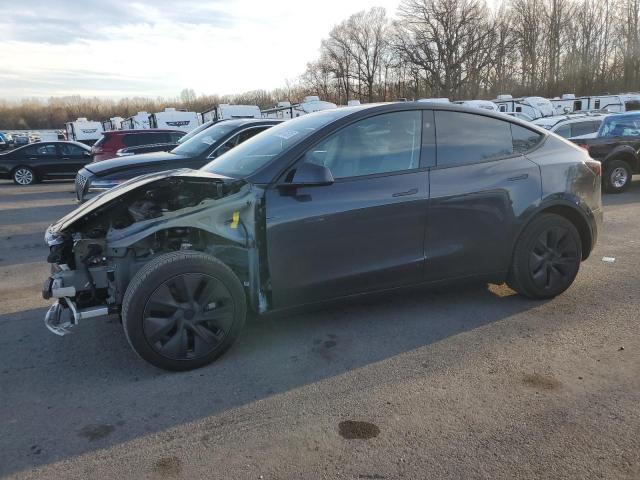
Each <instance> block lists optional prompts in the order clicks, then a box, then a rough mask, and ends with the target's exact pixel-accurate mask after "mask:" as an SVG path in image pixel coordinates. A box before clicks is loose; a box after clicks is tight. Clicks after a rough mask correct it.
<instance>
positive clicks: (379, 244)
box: [266, 110, 429, 307]
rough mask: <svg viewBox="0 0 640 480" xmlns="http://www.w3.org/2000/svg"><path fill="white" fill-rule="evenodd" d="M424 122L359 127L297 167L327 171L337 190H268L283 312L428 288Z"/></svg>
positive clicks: (337, 135) (405, 116) (273, 270)
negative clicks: (384, 291) (362, 296)
mask: <svg viewBox="0 0 640 480" xmlns="http://www.w3.org/2000/svg"><path fill="white" fill-rule="evenodd" d="M421 125H422V112H421V111H419V110H411V111H404V112H392V113H384V114H379V115H376V116H373V117H369V118H366V119H362V120H359V121H356V122H355V123H352V124H351V125H348V126H346V127H344V128H342V129H340V130H339V131H337V132H334V133H332V134H330V135H329V136H327V137H325V139H323V140H321V141H320V142H319V143H317V144H316V145H315V146H313V147H311V148H310V149H309V150H308V151H307V152H306V153H305V154H304V155H303V156H302V157H301V158H300V159H299V160H298V162H297V163H296V165H297V164H299V163H300V162H310V163H317V164H322V165H325V166H327V167H328V168H329V169H330V170H331V172H332V174H333V176H334V178H335V183H333V184H332V185H328V186H314V187H301V188H297V189H295V190H293V191H291V190H289V189H286V188H278V187H272V188H269V189H268V190H267V192H266V235H267V250H268V252H267V253H268V261H269V273H270V279H271V286H272V291H273V301H274V304H275V306H276V307H284V306H290V305H297V304H303V303H308V302H314V301H319V300H324V299H328V298H334V297H340V296H345V295H350V294H355V293H360V292H366V291H372V290H377V289H384V288H390V287H397V286H400V285H407V284H411V283H415V282H419V281H421V279H422V269H423V263H424V229H425V222H426V216H427V204H428V197H429V179H428V178H429V172H428V170H427V169H426V168H423V167H421V164H420V154H421V130H422V128H421ZM294 170H295V165H294V166H293V167H292V169H290V170H289V171H288V172H286V173H285V174H284V175H283V180H282V181H283V182H284V179H286V178H290V176H291V175H293V173H294Z"/></svg>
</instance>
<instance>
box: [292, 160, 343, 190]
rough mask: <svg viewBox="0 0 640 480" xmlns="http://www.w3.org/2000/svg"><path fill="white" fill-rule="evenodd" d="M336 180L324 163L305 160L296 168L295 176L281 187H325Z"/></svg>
mask: <svg viewBox="0 0 640 480" xmlns="http://www.w3.org/2000/svg"><path fill="white" fill-rule="evenodd" d="M334 181H335V180H334V179H333V175H332V174H331V170H329V169H328V168H327V167H325V166H324V165H318V164H316V163H306V162H303V163H301V164H300V165H298V167H297V168H296V170H295V172H294V174H293V178H292V179H291V180H290V181H285V182H284V183H281V184H280V185H279V186H281V187H323V186H327V185H331V184H333V182H334Z"/></svg>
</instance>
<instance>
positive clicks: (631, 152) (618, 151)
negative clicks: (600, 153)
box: [602, 144, 638, 168]
mask: <svg viewBox="0 0 640 480" xmlns="http://www.w3.org/2000/svg"><path fill="white" fill-rule="evenodd" d="M629 156H631V157H632V158H633V161H634V163H635V165H631V166H632V167H634V166H635V167H636V168H637V167H638V151H637V150H636V149H635V148H634V147H632V146H631V145H628V144H626V145H618V146H617V147H615V148H614V149H613V150H612V151H611V152H610V153H609V154H608V155H607V156H606V157H605V158H604V160H603V161H602V163H605V162H608V161H610V160H613V159H616V158H619V157H629Z"/></svg>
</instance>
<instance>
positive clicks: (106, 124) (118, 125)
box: [102, 117, 124, 132]
mask: <svg viewBox="0 0 640 480" xmlns="http://www.w3.org/2000/svg"><path fill="white" fill-rule="evenodd" d="M123 121H124V118H122V117H111V118H110V119H108V120H103V121H102V129H103V130H104V131H105V132H109V131H111V130H122V122H123Z"/></svg>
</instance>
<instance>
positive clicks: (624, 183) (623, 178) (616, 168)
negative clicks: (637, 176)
mask: <svg viewBox="0 0 640 480" xmlns="http://www.w3.org/2000/svg"><path fill="white" fill-rule="evenodd" d="M632 177H633V172H632V171H631V166H630V165H629V164H628V163H627V162H625V161H624V160H610V161H609V162H607V164H606V167H605V169H604V176H603V177H602V185H603V187H604V191H605V192H607V193H622V192H624V191H625V190H626V189H627V188H629V185H631V178H632Z"/></svg>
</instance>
